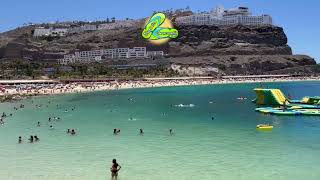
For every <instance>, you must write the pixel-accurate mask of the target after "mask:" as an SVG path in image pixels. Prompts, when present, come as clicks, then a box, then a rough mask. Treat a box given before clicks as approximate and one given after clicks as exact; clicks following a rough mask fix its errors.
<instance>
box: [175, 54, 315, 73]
mask: <svg viewBox="0 0 320 180" xmlns="http://www.w3.org/2000/svg"><path fill="white" fill-rule="evenodd" d="M169 60H170V61H171V62H172V63H174V64H179V65H181V66H183V67H190V66H191V67H210V66H214V67H217V68H219V70H220V73H221V74H228V75H237V74H269V73H270V72H274V73H280V72H282V73H285V72H288V73H293V72H289V71H285V69H288V68H294V67H302V66H308V65H314V64H315V61H314V60H313V59H312V58H310V57H309V56H305V55H218V56H189V57H174V58H170V59H169ZM277 70H281V71H277ZM294 73H300V72H294ZM301 73H302V74H303V72H301ZM280 74H281V73H280Z"/></svg>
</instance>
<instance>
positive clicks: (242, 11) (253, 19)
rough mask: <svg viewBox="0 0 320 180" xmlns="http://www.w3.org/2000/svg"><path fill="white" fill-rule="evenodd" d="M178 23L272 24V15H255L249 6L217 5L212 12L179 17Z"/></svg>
mask: <svg viewBox="0 0 320 180" xmlns="http://www.w3.org/2000/svg"><path fill="white" fill-rule="evenodd" d="M176 23H177V24H178V25H214V26H229V25H272V17H271V16H269V15H259V16H253V15H251V12H250V11H249V8H247V7H238V8H234V9H229V10H224V8H223V7H217V8H216V9H215V10H212V11H211V12H210V13H198V14H193V15H190V16H184V17H178V18H177V19H176Z"/></svg>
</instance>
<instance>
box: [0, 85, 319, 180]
mask: <svg viewBox="0 0 320 180" xmlns="http://www.w3.org/2000/svg"><path fill="white" fill-rule="evenodd" d="M257 86H258V84H226V85H207V86H186V87H163V88H149V89H130V90H119V91H105V92H93V93H84V94H69V95H59V96H50V97H35V98H33V99H27V100H23V101H21V102H19V103H4V104H0V108H1V111H4V112H6V113H7V114H10V113H13V116H12V117H8V118H6V119H5V125H3V126H0V139H1V140H0V147H1V148H0V154H1V156H0V179H7V180H11V179H12V180H23V179H26V180H27V179H28V180H30V179H32V180H38V179H39V180H40V179H41V180H58V179H59V180H63V179H77V180H88V179H95V180H104V179H111V178H110V170H109V169H110V167H111V160H112V159H113V158H116V159H117V160H118V162H119V164H120V165H121V166H122V169H121V171H120V173H119V174H120V175H119V178H118V179H120V180H125V179H130V180H134V179H139V180H140V179H146V180H149V179H153V180H168V179H169V180H170V179H174V180H186V179H187V180H188V179H190V180H191V179H192V180H193V179H201V180H207V179H208V180H211V179H223V180H239V179H243V180H256V179H263V180H271V179H281V180H301V179H303V178H306V179H308V180H318V179H319V178H320V166H319V162H320V138H319V134H320V117H316V116H270V115H264V114H260V113H257V112H255V111H254V108H255V105H254V104H253V103H251V99H253V98H254V97H255V94H254V92H253V91H252V89H253V88H254V87H257ZM264 86H265V87H269V88H280V89H282V90H283V91H284V92H285V93H286V94H287V93H290V95H291V96H292V97H293V98H295V99H299V98H301V97H303V96H307V95H308V96H314V95H320V82H288V83H266V84H264ZM237 97H247V98H248V99H247V100H243V101H240V100H237ZM32 101H33V103H32ZM49 101H50V104H49V103H48V102H49ZM20 103H23V104H25V108H24V109H19V110H17V111H15V110H13V107H14V106H18V104H20ZM36 104H43V105H42V107H41V108H36V107H35V105H36ZM46 105H48V107H46ZM57 105H58V106H57ZM72 107H75V110H74V111H72V110H71V109H72ZM65 110H67V112H65ZM54 116H55V117H61V120H60V121H53V122H48V117H54ZM212 117H214V118H213V119H212ZM38 121H40V123H41V126H40V127H37V126H36V124H37V122H38ZM261 123H269V124H272V125H274V129H273V130H272V131H270V132H259V131H257V130H256V128H255V127H256V125H257V124H261ZM50 125H53V127H54V129H50V128H49V126H50ZM68 128H71V129H72V128H74V129H76V131H77V135H75V136H70V135H68V134H67V133H66V130H67V129H68ZM114 128H120V129H121V133H120V134H119V135H113V129H114ZM140 128H143V129H144V131H145V133H144V135H139V129H140ZM170 128H172V129H173V131H174V134H173V135H169V129H170ZM30 135H37V136H38V137H39V138H40V141H39V142H36V143H28V142H27V139H28V137H29V136H30ZM18 136H22V137H23V140H24V142H23V143H22V144H18V143H17V142H18Z"/></svg>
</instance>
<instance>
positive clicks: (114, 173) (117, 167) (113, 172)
mask: <svg viewBox="0 0 320 180" xmlns="http://www.w3.org/2000/svg"><path fill="white" fill-rule="evenodd" d="M120 169H121V166H120V165H119V164H118V163H117V160H116V159H113V160H112V167H111V168H110V170H111V178H112V179H117V178H118V172H119V171H120Z"/></svg>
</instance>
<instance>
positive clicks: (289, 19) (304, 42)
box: [0, 0, 320, 62]
mask: <svg viewBox="0 0 320 180" xmlns="http://www.w3.org/2000/svg"><path fill="white" fill-rule="evenodd" d="M216 5H223V6H224V7H225V8H232V7H236V6H248V7H249V8H250V9H251V11H252V12H253V13H254V14H263V13H264V14H269V15H271V16H272V17H273V21H274V23H275V24H276V25H278V26H281V27H283V28H284V30H285V32H286V34H287V36H288V39H289V45H290V46H291V47H292V49H293V52H294V53H295V54H307V55H310V56H312V57H314V58H316V59H317V61H318V62H320V48H319V44H320V35H319V33H320V20H319V19H318V18H319V17H320V15H319V10H320V1H319V0H304V1H303V0H158V1H154V0H148V1H147V0H115V1H111V0H28V1H27V0H1V7H0V32H3V31H6V30H10V29H13V28H15V27H17V26H21V25H22V24H23V23H28V22H35V23H39V22H52V21H57V20H59V21H65V20H96V19H99V20H101V19H106V18H107V17H113V16H114V17H116V18H117V19H123V18H126V17H129V18H141V17H147V16H150V15H151V13H152V12H153V11H159V10H166V9H170V8H173V9H177V8H185V7H187V6H189V7H190V8H191V9H192V10H193V11H195V12H197V11H207V10H210V9H211V8H212V7H214V6H216Z"/></svg>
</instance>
